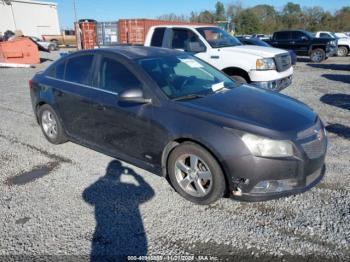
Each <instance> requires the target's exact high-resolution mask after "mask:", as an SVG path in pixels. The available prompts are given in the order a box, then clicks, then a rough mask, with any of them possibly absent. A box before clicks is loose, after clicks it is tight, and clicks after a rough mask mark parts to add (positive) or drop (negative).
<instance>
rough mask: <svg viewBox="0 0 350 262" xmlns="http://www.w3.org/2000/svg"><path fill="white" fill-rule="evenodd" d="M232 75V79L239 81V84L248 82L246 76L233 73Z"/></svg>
mask: <svg viewBox="0 0 350 262" xmlns="http://www.w3.org/2000/svg"><path fill="white" fill-rule="evenodd" d="M230 77H231V79H232V80H233V81H235V82H236V83H238V84H239V85H241V84H246V83H247V80H246V79H245V78H244V77H242V76H238V75H232V76H230Z"/></svg>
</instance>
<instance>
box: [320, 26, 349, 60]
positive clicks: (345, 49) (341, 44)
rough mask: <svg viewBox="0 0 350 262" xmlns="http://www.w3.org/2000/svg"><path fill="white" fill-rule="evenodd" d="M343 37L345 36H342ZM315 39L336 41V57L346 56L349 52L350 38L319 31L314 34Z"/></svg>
mask: <svg viewBox="0 0 350 262" xmlns="http://www.w3.org/2000/svg"><path fill="white" fill-rule="evenodd" d="M344 35H345V34H344ZM315 36H316V37H330V38H333V39H336V40H337V41H338V51H337V55H338V56H347V55H348V54H349V51H350V37H346V36H344V37H340V36H339V35H337V34H335V33H332V32H328V31H319V32H316V33H315Z"/></svg>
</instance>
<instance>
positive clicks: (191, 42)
mask: <svg viewBox="0 0 350 262" xmlns="http://www.w3.org/2000/svg"><path fill="white" fill-rule="evenodd" d="M171 47H172V48H174V49H183V50H185V51H191V50H198V48H199V47H202V48H205V45H204V44H203V43H202V41H201V40H200V39H199V37H198V36H197V35H196V34H195V33H194V32H193V31H191V30H188V29H182V28H174V29H173V36H172V41H171Z"/></svg>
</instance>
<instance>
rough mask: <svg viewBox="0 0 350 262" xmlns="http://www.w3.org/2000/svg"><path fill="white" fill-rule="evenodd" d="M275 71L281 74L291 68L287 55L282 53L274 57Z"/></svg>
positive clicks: (289, 58) (290, 60)
mask: <svg viewBox="0 0 350 262" xmlns="http://www.w3.org/2000/svg"><path fill="white" fill-rule="evenodd" d="M275 63H276V69H277V71H278V72H283V71H286V70H287V69H289V68H290V67H291V66H292V59H291V57H290V55H289V54H288V53H283V54H280V55H276V56H275Z"/></svg>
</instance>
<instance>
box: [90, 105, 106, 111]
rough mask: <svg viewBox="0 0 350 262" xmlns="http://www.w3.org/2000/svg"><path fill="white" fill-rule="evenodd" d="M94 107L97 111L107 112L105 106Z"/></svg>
mask: <svg viewBox="0 0 350 262" xmlns="http://www.w3.org/2000/svg"><path fill="white" fill-rule="evenodd" d="M93 107H94V108H95V109H96V110H99V111H104V110H106V107H105V106H104V105H101V104H94V105H93Z"/></svg>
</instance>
